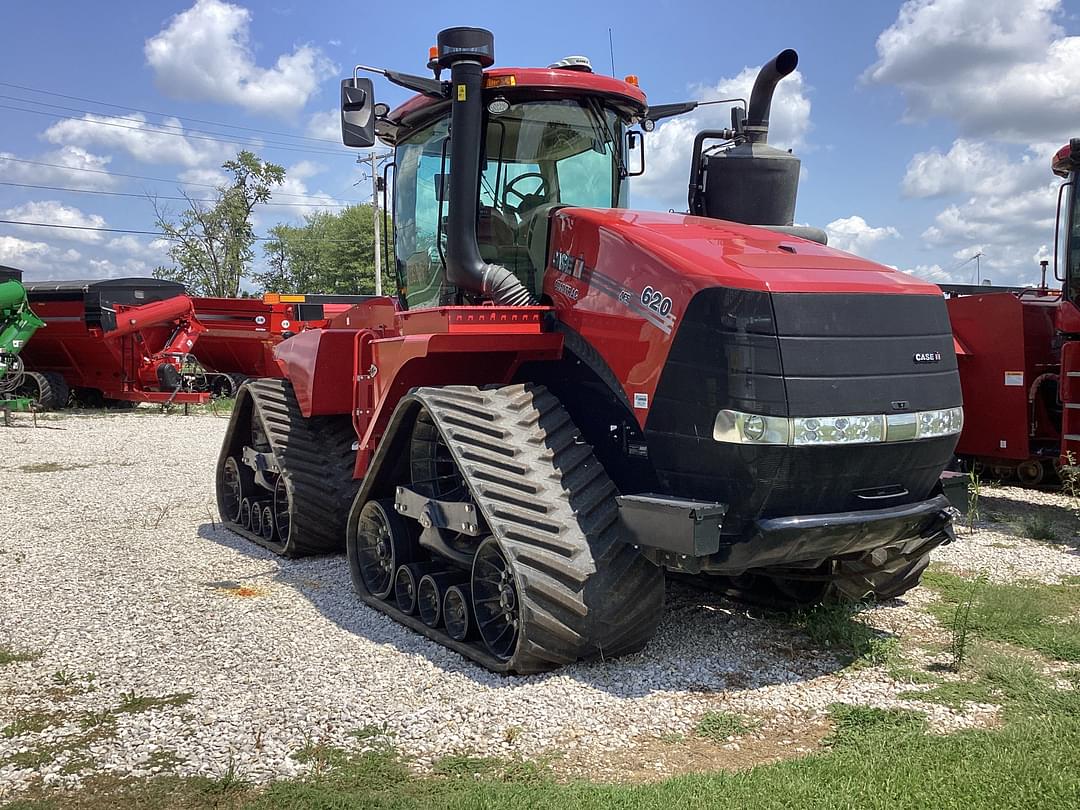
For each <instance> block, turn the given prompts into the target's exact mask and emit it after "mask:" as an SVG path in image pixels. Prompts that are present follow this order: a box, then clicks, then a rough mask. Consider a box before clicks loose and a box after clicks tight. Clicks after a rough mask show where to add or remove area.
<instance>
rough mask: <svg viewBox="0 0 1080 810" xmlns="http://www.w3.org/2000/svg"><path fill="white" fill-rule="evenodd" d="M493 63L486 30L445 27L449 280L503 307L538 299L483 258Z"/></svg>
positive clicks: (441, 53) (441, 58)
mask: <svg viewBox="0 0 1080 810" xmlns="http://www.w3.org/2000/svg"><path fill="white" fill-rule="evenodd" d="M494 63H495V38H494V36H493V35H492V33H491V32H490V31H487V30H485V29H483V28H468V27H458V28H447V29H444V30H442V31H440V32H439V36H438V66H439V68H440V69H447V68H448V69H449V70H450V83H451V91H450V94H451V95H450V99H451V104H453V108H452V109H451V111H450V166H451V171H450V175H451V176H450V194H449V197H450V214H449V217H448V222H447V229H446V255H445V258H446V278H447V281H448V282H449V283H451V284H453V285H454V286H456V287H460V288H462V289H464V290H468V291H470V292H473V293H478V294H480V295H485V296H487V297H489V298H491V300H492V301H494V302H495V303H496V304H501V305H503V306H528V305H530V304H535V303H536V299H535V298H534V297H533V294H532V293H531V292H530V291H529V289H528V288H527V287H526V286H525V285H524V284H522V283H521V281H520V280H518V277H517V276H515V275H514V274H513V273H512V272H510V271H509V270H508V269H506V268H505V267H503V266H502V265H498V264H488V263H487V262H485V261H484V260H483V258H481V256H480V245H479V243H478V242H477V238H476V218H477V212H478V209H479V204H480V143H481V141H482V140H483V134H484V133H483V129H482V128H483V122H484V102H483V98H482V95H483V84H484V68H486V67H490V66H491V65H493V64H494Z"/></svg>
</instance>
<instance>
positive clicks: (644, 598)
mask: <svg viewBox="0 0 1080 810" xmlns="http://www.w3.org/2000/svg"><path fill="white" fill-rule="evenodd" d="M408 399H409V400H411V401H413V402H418V403H419V404H420V405H421V406H422V407H423V408H424V409H425V410H426V411H427V412H428V414H430V416H431V417H432V420H433V422H434V423H435V425H436V427H437V428H438V430H439V432H440V433H441V434H442V436H443V438H444V439H445V440H446V443H447V445H448V446H449V448H450V451H451V453H452V454H453V456H454V459H455V460H456V462H457V464H458V467H459V469H460V470H461V471H462V474H463V476H464V478H465V481H466V483H467V485H468V488H469V490H470V494H471V495H472V497H473V500H474V501H475V503H476V504H477V506H478V508H479V510H480V512H481V513H482V514H483V516H484V518H485V520H486V522H487V525H488V527H489V528H490V530H491V532H492V533H493V534H494V535H495V536H496V537H497V538H498V540H499V542H500V545H501V546H502V549H503V551H504V553H505V554H506V555H507V556H508V557H509V558H510V560H511V563H512V565H513V568H514V570H515V572H516V574H517V577H518V590H519V597H520V598H521V604H522V625H521V628H520V633H519V641H518V646H517V650H516V652H515V654H514V655H513V656H512V657H511V658H510V659H509V661H505V662H499V661H496V660H495V659H493V658H492V657H491V656H490V655H489V654H488V653H487V651H486V648H484V646H483V642H482V641H477V642H475V645H468V644H461V643H459V642H454V641H453V640H452V639H450V638H449V637H448V636H446V634H445V633H444V632H442V631H440V630H431V629H430V628H424V629H421V627H423V626H422V625H421V626H420V627H416V625H417V624H419V623H418V622H415V621H405V623H406V624H408V625H409V626H410V627H414V628H415V629H419V630H420V631H421V632H424V633H425V635H428V636H430V637H432V638H435V639H436V640H438V641H439V642H440V643H442V644H445V645H446V646H449V647H452V648H453V649H456V650H458V651H460V652H462V653H463V654H465V655H468V656H469V657H471V658H473V659H474V660H477V661H479V662H480V663H482V664H483V665H484V666H487V667H488V668H491V669H496V670H500V671H504V672H516V673H519V674H524V673H529V672H539V671H543V670H548V669H552V668H555V667H558V666H561V665H564V664H567V663H570V662H572V661H576V660H580V659H590V658H601V657H614V656H618V655H623V654H626V653H629V652H633V651H635V650H638V649H641V648H642V647H643V646H644V645H645V643H646V642H647V641H648V640H649V639H650V638H651V637H652V635H653V633H654V632H655V631H656V626H657V624H658V623H659V620H660V615H661V613H662V610H663V601H664V576H663V573H662V572H661V570H660V569H659V568H657V567H655V566H654V565H652V564H651V563H650V562H648V561H647V560H645V558H644V557H642V556H641V555H640V554H639V553H638V552H637V551H636V550H635V549H634V548H633V547H632V546H631V545H629V544H627V543H625V542H623V541H622V539H621V537H620V533H619V528H618V523H617V517H618V507H617V505H616V503H615V496H616V494H617V492H616V489H615V486H614V484H612V482H611V479H610V478H608V475H607V473H606V472H605V471H604V469H603V467H602V466H601V465H600V463H599V462H598V461H597V460H596V458H595V457H594V455H593V452H592V448H591V447H589V445H587V444H584V443H583V442H581V441H580V439H579V434H578V430H577V428H576V427H575V425H574V424H573V422H572V421H571V420H570V417H569V415H568V414H567V413H566V411H565V410H564V409H563V407H562V405H561V404H560V403H559V401H558V399H556V397H555V396H554V395H553V394H551V393H550V392H549V391H548V390H547V389H546V388H544V387H543V386H540V385H535V384H525V385H512V386H505V387H500V388H489V389H478V388H473V387H466V386H448V387H445V388H420V389H417V390H416V391H414V392H413V393H412V394H411V395H410V396H409V397H408ZM407 427H411V424H410V425H409V426H407ZM384 441H385V439H384ZM364 489H365V492H366V491H368V490H370V489H371V487H370V486H365V488H364ZM363 595H364V596H365V601H367V602H368V603H369V604H372V605H374V606H375V607H378V608H379V609H380V610H383V611H384V612H386V613H390V614H391V615H393V616H394V618H396V619H398V620H399V621H402V620H404V619H409V618H411V617H404V616H402V615H401V614H400V613H399V611H397V610H396V609H395V608H393V606H392V605H390V604H389V603H387V602H383V601H381V600H375V599H373V598H370V596H369V595H367V594H363Z"/></svg>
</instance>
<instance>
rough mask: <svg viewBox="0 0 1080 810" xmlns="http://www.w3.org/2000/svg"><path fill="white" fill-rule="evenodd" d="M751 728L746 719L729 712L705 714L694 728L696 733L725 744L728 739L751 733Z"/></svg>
mask: <svg viewBox="0 0 1080 810" xmlns="http://www.w3.org/2000/svg"><path fill="white" fill-rule="evenodd" d="M750 729H751V726H750V724H749V723H748V722H747V720H746V718H745V717H741V716H740V715H737V714H729V713H727V712H705V714H703V715H702V716H701V719H700V720H698V723H697V725H696V726H695V727H694V733H695V734H697V735H698V736H699V737H704V738H705V739H708V740H713V741H715V742H723V741H725V740H726V739H727V738H728V737H737V736H739V735H740V734H745V733H746V732H748V731H750Z"/></svg>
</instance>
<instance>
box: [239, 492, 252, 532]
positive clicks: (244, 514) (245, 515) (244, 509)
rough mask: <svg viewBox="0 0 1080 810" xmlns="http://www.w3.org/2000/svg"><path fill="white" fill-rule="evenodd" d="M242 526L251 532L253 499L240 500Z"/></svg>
mask: <svg viewBox="0 0 1080 810" xmlns="http://www.w3.org/2000/svg"><path fill="white" fill-rule="evenodd" d="M240 525H241V526H243V527H244V528H245V529H247V530H248V531H251V498H246V497H245V498H242V499H241V500H240Z"/></svg>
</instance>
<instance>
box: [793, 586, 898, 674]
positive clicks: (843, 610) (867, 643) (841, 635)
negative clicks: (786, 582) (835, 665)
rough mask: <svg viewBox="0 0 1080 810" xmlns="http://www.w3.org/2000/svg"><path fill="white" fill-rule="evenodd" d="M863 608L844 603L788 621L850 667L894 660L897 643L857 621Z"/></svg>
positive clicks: (800, 613) (896, 653)
mask: <svg viewBox="0 0 1080 810" xmlns="http://www.w3.org/2000/svg"><path fill="white" fill-rule="evenodd" d="M865 608H866V605H862V604H850V603H843V602H836V603H829V604H823V605H817V606H815V607H813V608H811V609H809V610H806V611H802V612H799V613H795V614H793V615H792V616H790V617H789V619H790V621H791V622H792V623H793V624H794V625H795V626H796V627H799V628H800V629H802V631H803V632H804V633H806V635H807V636H808V637H809V638H810V641H812V642H813V643H814V645H815V646H818V647H828V648H829V649H831V650H833V651H834V652H837V653H838V654H839V655H840V657H841V658H842V659H843V660H844V661H845V662H846V663H849V664H855V665H857V666H877V665H880V664H889V663H891V662H893V661H895V660H896V658H897V656H898V655H899V652H900V641H899V639H897V638H895V637H894V636H890V635H888V634H886V633H883V632H881V631H880V630H875V629H874V628H873V627H871V626H870V625H868V624H866V623H864V622H862V621H859V619H858V614H859V612H860V611H862V610H864V609H865Z"/></svg>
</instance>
